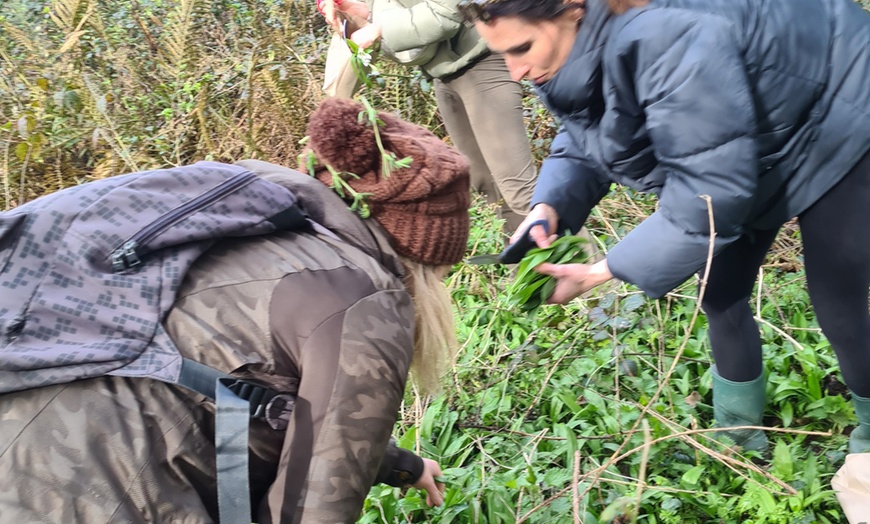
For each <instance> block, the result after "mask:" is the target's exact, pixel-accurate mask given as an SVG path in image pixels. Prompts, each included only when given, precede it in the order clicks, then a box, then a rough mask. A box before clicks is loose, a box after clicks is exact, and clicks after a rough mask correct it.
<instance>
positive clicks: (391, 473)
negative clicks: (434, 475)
mask: <svg viewBox="0 0 870 524" xmlns="http://www.w3.org/2000/svg"><path fill="white" fill-rule="evenodd" d="M421 475H423V459H422V458H420V457H418V456H417V455H415V454H414V453H412V452H410V451H408V450H407V449H403V448H400V447H397V446H396V441H395V440H393V439H390V443H389V444H387V450H386V452H385V453H384V458H383V460H381V467H380V468H379V469H378V475H377V477H376V478H375V482H376V483H381V484H387V485H389V486H393V487H397V488H401V487H404V486H409V485H412V484H414V483H415V482H417V480H419V479H420V476H421Z"/></svg>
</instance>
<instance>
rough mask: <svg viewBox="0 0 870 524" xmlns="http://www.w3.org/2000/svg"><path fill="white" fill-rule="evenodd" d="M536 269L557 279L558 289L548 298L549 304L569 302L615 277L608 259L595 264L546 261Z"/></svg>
mask: <svg viewBox="0 0 870 524" xmlns="http://www.w3.org/2000/svg"><path fill="white" fill-rule="evenodd" d="M535 271H537V272H538V273H543V274H544V275H550V276H551V277H553V278H555V279H556V281H557V282H556V289H554V290H553V294H552V295H550V298H548V299H547V303H549V304H567V303H568V302H570V301H571V300H573V299H574V298H576V297H578V296H580V295H582V294H583V293H585V292H587V291H589V290H590V289H592V288H594V287H596V286H599V285H601V284H603V283H605V282H607V281H608V280H610V279H612V278H613V274H612V273H610V269H608V267H607V260H606V259H605V260H602V261H601V262H596V263H595V264H591V265H589V264H550V263H549V262H544V263H543V264H541V265H539V266H537V267H535Z"/></svg>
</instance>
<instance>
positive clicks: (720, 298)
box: [462, 0, 870, 452]
mask: <svg viewBox="0 0 870 524" xmlns="http://www.w3.org/2000/svg"><path fill="white" fill-rule="evenodd" d="M462 9H463V11H464V13H465V15H466V17H467V18H469V19H470V20H474V21H475V25H476V27H477V30H478V32H479V33H480V34H481V36H482V37H483V38H484V40H486V41H487V43H488V44H489V46H490V48H491V49H493V50H494V51H497V52H502V53H504V55H505V60H506V62H507V64H508V68H509V69H510V70H511V72H512V74H513V76H514V78H516V79H519V78H523V77H525V78H528V79H530V80H532V81H533V82H534V83H535V84H536V85H537V88H538V92H539V93H540V96H541V97H542V98H543V100H544V102H545V103H546V104H547V106H548V107H549V108H550V109H551V110H552V111H553V112H554V113H555V114H556V115H557V116H558V117H559V118H560V119H561V120H562V122H563V124H564V125H563V128H562V129H561V131H560V133H559V134H558V136H557V137H556V139H555V140H554V142H553V147H552V151H551V154H550V156H549V158H547V160H546V161H545V162H544V165H543V168H542V170H541V173H540V178H539V182H538V184H537V187H536V189H535V194H534V197H533V199H532V205H533V206H534V207H533V209H532V211H531V213H530V214H529V215H528V217H527V219H526V221H525V222H524V225H527V224H531V223H532V222H533V221H536V220H540V219H546V220H547V221H548V223H549V225H550V229H549V231H562V230H563V229H564V228H570V229H571V230H573V231H576V230H577V229H579V228H580V226H581V225H583V222H584V221H585V220H586V218H587V216H588V215H589V212H590V210H591V209H592V207H593V206H595V205H596V204H597V203H598V201H599V200H600V199H601V198H603V197H604V195H605V194H606V193H607V192H608V189H609V187H610V184H611V183H612V182H618V183H620V184H624V185H627V186H630V187H632V188H634V189H637V190H639V191H645V192H653V193H656V194H657V195H658V196H659V203H660V206H659V209H658V210H657V211H656V212H655V213H653V214H652V215H651V216H650V217H649V218H648V219H647V220H645V221H644V222H643V223H642V224H640V225H639V226H638V227H636V228H635V229H634V230H633V231H631V232H630V233H629V234H628V235H627V236H626V237H625V238H624V239H622V240H621V241H620V242H619V243H618V244H616V245H615V246H614V247H613V248H612V249H611V250H610V252H609V253H608V255H607V258H606V260H603V261H601V262H599V263H596V264H593V265H580V264H571V265H562V266H554V265H549V264H544V265H542V266H541V267H540V268H539V270H540V271H541V272H543V273H547V274H551V275H553V276H555V277H557V278H558V279H559V283H558V285H557V287H556V290H555V292H554V293H553V295H552V297H551V299H550V300H551V302H567V301H569V300H571V299H572V298H574V297H576V296H578V295H579V294H581V293H583V292H584V291H586V290H588V289H590V288H593V287H595V286H597V285H599V284H601V283H603V282H605V281H607V280H609V279H611V278H614V277H615V278H618V279H621V280H623V281H626V282H629V283H632V284H635V285H637V286H639V287H640V288H641V289H643V290H644V291H645V292H646V293H647V294H648V295H650V296H651V297H661V296H662V295H664V294H665V293H667V292H668V291H670V290H672V289H673V288H674V287H676V286H677V285H679V284H680V283H682V282H683V281H685V280H686V279H687V278H689V277H690V276H691V275H693V274H694V273H696V272H698V271H700V270H702V269H703V268H704V266H705V265H706V260H707V258H708V250H709V248H710V239H711V233H712V232H713V231H711V227H710V226H711V224H710V214H709V213H708V200H709V203H710V207H711V208H712V219H713V225H714V231H715V236H714V237H713V238H714V240H715V245H714V253H715V256H714V258H713V262H712V265H711V267H710V275H709V279H708V281H707V286H706V291H705V295H704V298H703V303H702V306H703V308H704V311H705V312H706V314H707V317H708V321H709V333H710V340H711V347H712V349H713V356H714V359H715V362H716V367H715V368H714V370H713V371H714V373H713V377H714V380H713V392H714V416H715V418H716V419H717V422H718V423H719V424H720V425H721V426H725V427H730V426H736V425H759V424H760V422H761V417H762V413H763V410H764V389H765V382H764V378H763V373H762V361H761V343H760V339H759V334H758V329H757V327H756V325H755V322H754V321H753V316H752V312H751V309H750V306H749V297H750V295H751V292H752V288H753V285H754V282H755V279H756V276H757V274H758V268H759V266H760V265H761V263H762V261H763V259H764V255H765V253H766V252H767V250H768V249H769V247H770V245H771V243H772V242H773V240H774V238H775V236H776V233H777V230H778V229H779V228H780V226H781V225H782V224H783V223H785V222H786V221H787V220H789V219H791V218H793V217H798V218H799V220H800V226H801V233H802V240H803V247H804V257H805V261H806V272H807V281H808V285H809V291H810V296H811V297H812V302H813V306H814V308H815V310H816V314H817V315H818V319H819V324H820V325H821V327H822V329H823V330H824V333H825V335H826V336H827V337H828V339H829V340H830V342H831V345H832V346H833V348H834V350H835V351H836V353H837V356H838V358H839V360H840V365H841V369H842V372H843V377H844V379H845V381H846V383H847V385H848V386H849V387H850V389H851V390H852V392H853V400H854V402H855V407H856V411H857V413H858V418H859V421H860V425H859V427H858V428H856V429H855V431H853V432H852V434H851V438H850V445H849V447H850V451H852V452H859V451H868V450H870V315H868V307H867V293H868V288H870V227H867V224H868V221H867V217H866V210H867V208H868V206H870V154H868V151H870V88H868V86H870V16H868V15H867V13H865V12H864V11H862V10H861V9H860V7H859V6H858V5H857V4H855V3H854V2H852V1H850V0H653V1H651V2H646V1H643V0H611V1H610V3H609V4H608V3H607V2H605V1H604V0H589V1H588V2H586V3H585V4H584V3H571V2H564V1H563V0H497V1H495V0H469V1H466V2H465V3H464V4H462ZM523 230H524V227H523V226H521V227H520V228H519V229H518V231H523ZM532 236H533V238H535V240H536V241H537V242H538V244H539V245H547V244H548V243H549V242H550V241H551V240H552V238H553V237H547V234H546V232H545V231H544V228H543V227H541V226H537V227H535V228H533V229H532ZM724 433H727V436H729V437H730V438H731V439H733V440H734V441H736V442H737V443H738V444H741V445H743V446H744V447H745V448H747V449H755V450H759V451H763V450H765V449H766V448H767V440H766V437H765V436H764V434H763V433H762V432H761V431H759V430H741V431H736V430H735V431H729V432H724Z"/></svg>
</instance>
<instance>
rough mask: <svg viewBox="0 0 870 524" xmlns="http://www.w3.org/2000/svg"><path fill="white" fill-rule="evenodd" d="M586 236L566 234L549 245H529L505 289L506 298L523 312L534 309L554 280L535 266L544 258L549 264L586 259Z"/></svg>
mask: <svg viewBox="0 0 870 524" xmlns="http://www.w3.org/2000/svg"><path fill="white" fill-rule="evenodd" d="M585 244H586V239H584V238H581V237H577V236H574V235H570V234H566V235H564V236H561V237H559V238H557V239H556V240H555V241H554V242H553V243H552V244H550V245H549V247H546V248H533V249H530V250H529V252H528V253H526V256H525V257H523V259H522V260H521V261H520V263H519V265H518V267H517V276H516V278H515V279H514V281H513V283H512V284H511V285H510V287H508V289H507V295H508V300H509V301H510V302H511V303H512V304H514V305H516V306H518V307H519V308H520V310H522V311H525V312H534V311H535V310H537V309H538V307H540V306H541V305H542V304H546V303H547V299H548V298H549V297H550V295H552V294H553V290H555V289H556V284H557V280H556V279H555V278H554V277H552V276H550V275H544V274H541V273H538V272H537V271H535V268H536V267H537V266H539V265H541V264H543V263H545V262H549V263H551V264H583V263H585V262H586V260H587V259H588V255H587V253H586V250H585Z"/></svg>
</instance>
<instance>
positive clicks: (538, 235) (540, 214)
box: [511, 203, 559, 247]
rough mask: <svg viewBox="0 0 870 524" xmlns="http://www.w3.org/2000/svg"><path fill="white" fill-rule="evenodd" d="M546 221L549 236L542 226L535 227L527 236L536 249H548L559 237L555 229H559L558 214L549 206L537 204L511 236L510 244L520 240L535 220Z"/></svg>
mask: <svg viewBox="0 0 870 524" xmlns="http://www.w3.org/2000/svg"><path fill="white" fill-rule="evenodd" d="M542 219H543V220H546V221H547V225H548V226H549V231H550V232H551V234H547V231H545V230H544V227H543V226H535V227H533V228H532V229H531V230H530V231H529V236H530V237H531V238H532V240H534V241H535V244H537V245H538V247H549V245H550V244H551V243H552V242H553V241H554V240H556V238H557V237H558V236H559V235H557V234H556V228H557V227H559V214H558V213H556V210H555V209H553V206H551V205H549V204H543V203H541V204H537V205H536V206H535V207H533V208H532V210H531V211H529V214H528V215H526V218H525V219H524V220H523V222H522V224H520V226H519V227H518V228H517V230H516V231H514V234H513V235H511V244H513V243H514V242H516V241H517V240H520V238H521V236H522V234H523V233H524V232H525V231H526V228H528V227H529V224H531V223H532V222H534V221H536V220H542Z"/></svg>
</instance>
